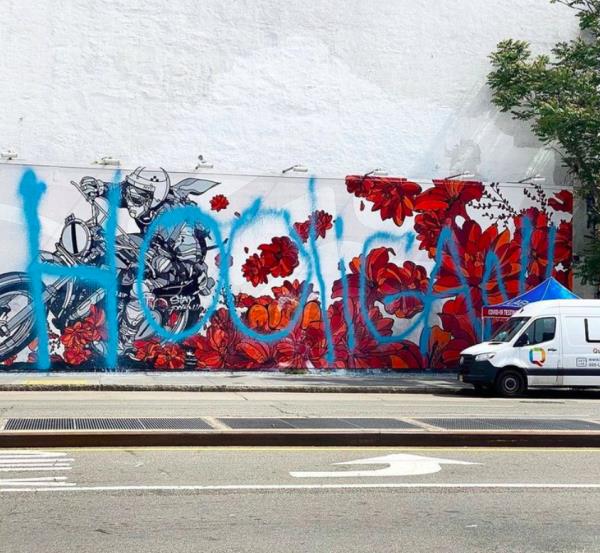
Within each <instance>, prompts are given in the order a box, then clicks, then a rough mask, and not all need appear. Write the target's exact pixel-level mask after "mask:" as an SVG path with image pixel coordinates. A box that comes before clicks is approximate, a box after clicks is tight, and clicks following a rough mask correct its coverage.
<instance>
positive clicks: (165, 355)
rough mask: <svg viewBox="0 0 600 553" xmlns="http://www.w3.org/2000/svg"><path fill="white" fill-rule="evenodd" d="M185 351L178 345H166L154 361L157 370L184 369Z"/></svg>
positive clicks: (160, 349) (161, 348)
mask: <svg viewBox="0 0 600 553" xmlns="http://www.w3.org/2000/svg"><path fill="white" fill-rule="evenodd" d="M184 363H185V351H184V349H183V348H182V347H181V346H180V345H178V344H165V345H164V346H162V347H160V348H159V350H158V352H157V354H156V358H155V359H154V368H155V369H161V370H164V369H183V365H184Z"/></svg>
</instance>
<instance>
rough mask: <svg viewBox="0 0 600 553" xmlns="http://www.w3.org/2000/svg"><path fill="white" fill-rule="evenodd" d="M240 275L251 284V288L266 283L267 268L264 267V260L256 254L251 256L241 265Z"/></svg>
mask: <svg viewBox="0 0 600 553" xmlns="http://www.w3.org/2000/svg"><path fill="white" fill-rule="evenodd" d="M242 274H243V275H244V278H245V279H246V280H247V281H248V282H251V283H252V286H255V287H256V286H258V285H259V284H260V283H261V282H262V283H264V284H266V283H267V282H268V276H269V268H268V267H266V266H265V263H264V258H263V257H262V256H259V255H258V254H253V255H251V256H250V257H249V258H248V259H246V263H244V264H243V265H242Z"/></svg>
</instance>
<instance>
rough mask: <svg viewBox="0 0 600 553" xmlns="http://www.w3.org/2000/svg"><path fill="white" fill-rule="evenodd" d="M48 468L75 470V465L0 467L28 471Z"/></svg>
mask: <svg viewBox="0 0 600 553" xmlns="http://www.w3.org/2000/svg"><path fill="white" fill-rule="evenodd" d="M46 470H73V467H70V466H66V465H65V466H61V465H51V466H47V467H46V466H42V465H40V466H36V467H11V468H7V467H2V468H0V472H27V471H36V472H39V471H46Z"/></svg>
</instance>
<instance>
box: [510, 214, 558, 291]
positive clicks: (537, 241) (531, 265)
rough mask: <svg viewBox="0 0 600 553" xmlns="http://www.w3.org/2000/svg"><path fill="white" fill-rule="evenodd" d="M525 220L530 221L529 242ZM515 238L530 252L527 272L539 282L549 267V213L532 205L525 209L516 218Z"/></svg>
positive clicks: (544, 276)
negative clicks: (526, 235) (526, 236)
mask: <svg viewBox="0 0 600 553" xmlns="http://www.w3.org/2000/svg"><path fill="white" fill-rule="evenodd" d="M525 220H527V221H528V226H529V231H530V236H529V242H527V241H526V240H525V236H524V234H525V233H524V230H525V225H526V223H525ZM514 222H515V240H516V241H517V242H518V243H519V245H520V246H521V247H522V248H525V249H526V250H527V253H528V258H529V261H528V265H527V268H526V269H527V272H528V274H529V276H530V277H532V279H533V280H530V281H529V282H531V283H533V281H535V282H536V283H537V284H539V282H541V281H542V280H544V279H545V278H546V271H547V267H548V242H549V232H550V220H549V218H548V215H546V213H544V212H543V211H540V210H539V209H537V208H535V207H532V208H529V209H527V210H524V211H523V212H522V213H521V214H519V215H518V216H516V217H515V218H514Z"/></svg>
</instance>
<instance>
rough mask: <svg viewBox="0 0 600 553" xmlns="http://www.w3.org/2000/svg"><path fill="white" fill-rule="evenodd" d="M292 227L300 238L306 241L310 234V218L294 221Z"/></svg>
mask: <svg viewBox="0 0 600 553" xmlns="http://www.w3.org/2000/svg"><path fill="white" fill-rule="evenodd" d="M294 229H295V230H296V232H297V233H298V236H299V237H300V240H302V242H306V241H307V240H308V237H309V235H310V219H309V220H306V221H302V222H301V223H294Z"/></svg>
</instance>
